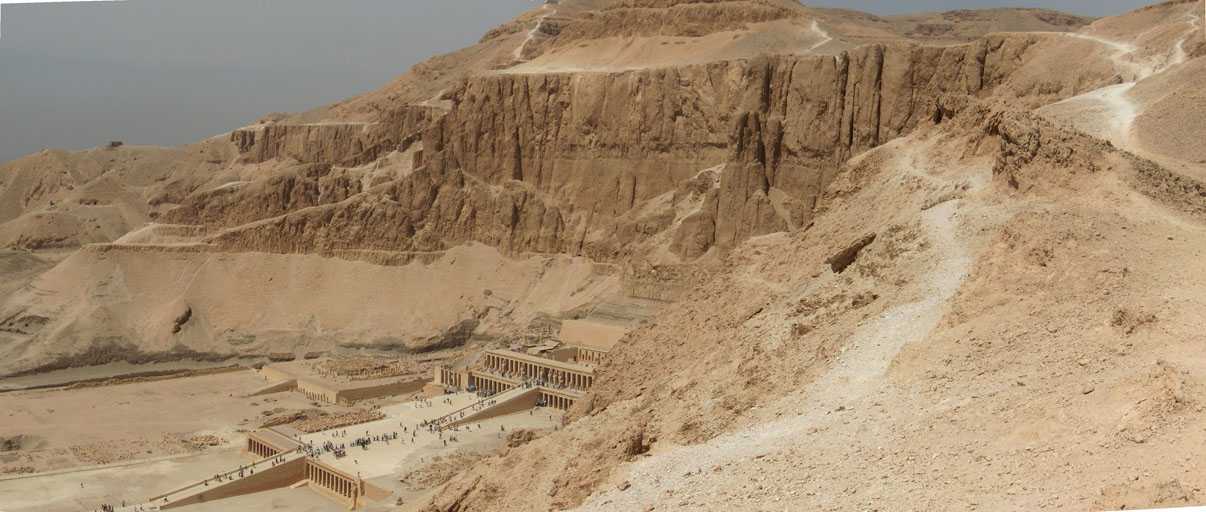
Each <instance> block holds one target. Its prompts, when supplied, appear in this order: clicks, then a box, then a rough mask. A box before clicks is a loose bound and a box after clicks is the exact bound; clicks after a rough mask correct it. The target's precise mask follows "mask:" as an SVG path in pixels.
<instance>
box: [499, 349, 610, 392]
mask: <svg viewBox="0 0 1206 512" xmlns="http://www.w3.org/2000/svg"><path fill="white" fill-rule="evenodd" d="M485 366H486V367H487V368H490V369H491V370H493V371H496V372H499V373H502V374H503V375H515V376H516V377H515V378H518V379H520V380H522V379H523V378H529V379H543V380H544V381H545V382H547V383H550V384H557V385H562V386H565V387H569V388H574V389H579V390H583V391H585V390H587V389H590V386H591V384H594V380H595V378H594V376H593V375H588V374H584V373H578V372H574V371H570V370H563V369H561V368H556V367H552V366H544V365H540V364H536V363H530V362H527V361H520V360H517V359H511V358H508V357H500V356H498V355H495V354H486V363H485Z"/></svg>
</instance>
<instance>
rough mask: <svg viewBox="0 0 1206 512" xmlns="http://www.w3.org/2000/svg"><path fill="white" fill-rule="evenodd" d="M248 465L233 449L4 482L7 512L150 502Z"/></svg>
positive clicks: (1, 493) (0, 487)
mask: <svg viewBox="0 0 1206 512" xmlns="http://www.w3.org/2000/svg"><path fill="white" fill-rule="evenodd" d="M245 462H246V457H245V456H244V455H243V454H242V453H240V452H239V450H238V449H234V448H227V449H222V450H216V451H213V452H209V453H203V454H199V455H189V456H183V457H176V458H172V459H170V460H161V461H153V462H136V463H132V464H129V465H122V466H115V467H105V468H95V469H84V470H76V471H64V472H59V473H55V474H49V475H35V476H30V477H23V478H16V479H0V503H2V504H3V510H4V511H5V512H24V511H28V512H59V511H62V512H77V511H80V510H94V509H96V508H98V507H99V506H100V505H101V504H104V503H109V504H115V505H120V504H121V502H122V500H127V501H128V502H129V503H135V502H136V501H140V500H145V499H147V498H149V497H151V496H154V495H155V494H158V493H160V492H163V491H165V490H167V489H172V488H176V487H180V486H183V485H185V484H188V483H190V482H193V481H194V480H196V479H197V476H198V475H212V474H214V473H218V472H220V471H225V470H227V469H229V468H231V467H233V466H237V465H239V464H240V463H245Z"/></svg>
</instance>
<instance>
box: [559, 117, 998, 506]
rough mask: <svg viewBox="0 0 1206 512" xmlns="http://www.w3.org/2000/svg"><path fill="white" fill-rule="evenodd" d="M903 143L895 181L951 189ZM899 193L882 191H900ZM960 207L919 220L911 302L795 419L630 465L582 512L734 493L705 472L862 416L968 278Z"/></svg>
mask: <svg viewBox="0 0 1206 512" xmlns="http://www.w3.org/2000/svg"><path fill="white" fill-rule="evenodd" d="M906 142H909V143H911V142H912V141H906V140H904V139H900V140H898V141H894V142H892V143H888V144H886V145H884V146H881V147H880V148H879V149H878V151H887V152H891V153H893V154H895V155H897V157H896V160H895V162H896V163H895V167H896V168H895V169H894V171H895V172H894V175H895V176H896V177H897V179H898V180H905V181H908V180H912V181H916V180H918V179H920V181H922V182H925V183H927V184H930V185H932V187H927V188H931V189H932V190H942V189H944V188H949V187H950V186H951V185H952V183H949V182H947V181H945V180H944V179H943V178H941V177H937V176H933V175H931V174H929V173H927V172H925V170H924V169H926V168H929V167H930V166H931V163H930V162H927V161H925V159H924V157H922V155H920V151H917V150H915V145H913V144H907V143H906ZM872 151H877V150H872ZM887 172H891V171H887ZM968 172H969V173H970V174H971V175H970V176H968V175H966V174H965V175H963V176H961V178H970V180H971V183H972V184H973V188H977V187H982V186H984V185H985V184H987V183H988V181H989V179H988V175H990V174H991V171H990V170H989V169H971V170H968ZM979 175H983V176H979ZM904 185H905V184H904V183H889V184H886V186H888V187H902V188H903V187H904ZM963 203H964V201H963V200H960V199H956V200H950V201H946V202H943V203H941V204H939V205H937V206H935V207H933V208H930V209H928V210H925V211H923V212H921V213H920V221H919V224H920V227H921V228H922V229H923V230H924V232H925V236H926V239H927V240H928V241H929V242H930V245H929V249H928V251H929V252H930V254H931V255H932V258H931V259H930V260H929V261H930V263H929V265H928V267H927V268H926V269H925V271H924V272H923V273H922V275H920V276H919V279H918V280H917V285H916V286H917V288H916V289H915V292H916V293H915V296H916V297H917V299H916V300H915V301H913V302H909V303H906V304H901V305H898V306H895V307H892V308H889V309H887V310H886V311H884V312H883V313H882V314H880V315H879V316H878V317H875V318H872V319H869V320H867V321H866V322H864V323H863V324H861V325H860V326H859V328H858V329H857V330H856V331H855V332H853V333H852V335H851V338H850V340H849V341H848V343H847V345H846V349H845V350H844V351H843V353H842V355H841V356H840V358H839V359H838V360H837V361H835V362H834V364H833V366H832V367H831V368H830V369H829V370H828V371H827V372H826V373H825V374H824V375H822V376H821V377H820V378H819V379H818V380H817V381H815V382H814V383H812V384H811V385H809V386H808V387H807V390H806V392H805V393H804V397H805V400H804V403H802V404H798V407H799V409H800V411H801V413H800V414H799V415H798V416H793V417H786V418H783V419H778V420H774V421H771V422H769V423H765V424H761V425H757V426H754V427H751V428H749V429H747V430H744V431H739V432H735V433H732V434H727V435H723V436H720V437H718V438H715V439H713V440H711V441H708V442H706V443H704V444H700V445H689V446H680V447H675V448H671V449H669V450H667V451H665V452H660V453H655V454H654V455H653V456H651V457H648V458H645V459H641V460H639V461H637V462H634V463H632V464H630V465H628V466H625V467H623V468H621V469H620V471H626V473H627V474H626V478H627V481H628V482H629V486H627V488H626V489H623V490H620V489H605V490H602V491H600V492H598V493H596V494H594V495H592V496H591V497H590V498H589V499H588V501H587V502H586V503H585V504H583V506H582V507H581V509H580V510H586V511H593V510H598V511H606V510H640V509H641V507H644V506H647V505H650V504H657V503H658V502H659V501H661V500H669V501H671V502H678V501H679V500H680V499H683V498H686V497H687V496H688V495H690V493H692V492H699V493H714V492H717V490H718V489H720V488H721V486H722V485H725V484H728V485H732V484H737V485H740V484H741V482H742V481H744V480H743V479H742V478H735V477H737V476H738V475H737V474H736V473H733V472H730V471H727V470H726V472H725V473H723V474H722V475H720V474H713V473H711V472H705V471H703V470H705V469H706V468H711V467H714V466H724V465H727V464H739V463H741V462H748V461H751V460H754V459H755V458H756V457H758V456H761V455H766V454H768V453H774V452H776V451H778V450H782V449H783V448H784V447H787V446H797V445H800V444H802V443H806V442H807V440H808V439H809V438H808V436H809V434H810V431H812V430H814V429H817V428H822V427H823V426H824V425H826V424H827V422H831V421H835V420H834V418H835V416H832V415H831V414H830V413H831V412H832V411H834V410H837V409H838V407H846V408H848V407H854V408H860V409H862V408H868V403H870V402H873V401H875V400H876V399H877V397H878V393H883V392H884V391H885V389H886V388H887V387H889V386H890V385H889V383H888V380H887V371H888V368H889V365H891V363H892V361H893V360H894V359H895V358H896V356H897V354H898V353H899V352H900V350H901V349H903V348H904V347H905V346H906V345H909V344H910V343H917V342H921V341H924V339H925V337H926V336H928V335H929V333H930V332H931V331H932V330H933V329H934V328H935V327H936V326H937V325H938V323H939V321H940V320H941V318H942V316H943V315H944V314H945V312H946V310H947V304H948V302H949V301H950V300H951V298H953V297H954V295H955V293H956V292H957V291H958V289H959V287H960V286H961V285H962V283H963V280H964V279H965V278H966V277H967V275H968V273H969V272H970V269H971V265H972V263H973V257H972V255H971V254H970V252H969V250H968V249H967V247H966V245H965V243H964V242H963V241H962V240H960V239H959V237H958V235H957V233H959V232H960V230H959V229H957V220H956V219H957V217H958V215H959V212H960V210H961V206H962V205H963ZM810 286H811V285H810ZM819 286H823V285H819ZM684 470H687V473H686V474H684ZM694 470H699V472H698V473H696V474H697V475H699V476H697V477H696V478H695V479H692V477H691V472H692V471H694ZM713 479H715V480H713ZM701 480H702V481H701ZM763 482H765V481H763ZM668 490H673V491H675V493H674V495H673V496H668V495H667V493H666V491H668ZM720 492H724V491H723V490H720ZM659 508H660V507H659Z"/></svg>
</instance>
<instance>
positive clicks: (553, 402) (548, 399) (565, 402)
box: [541, 393, 574, 411]
mask: <svg viewBox="0 0 1206 512" xmlns="http://www.w3.org/2000/svg"><path fill="white" fill-rule="evenodd" d="M541 396H542V397H543V398H544V403H545V405H546V406H547V407H553V408H556V409H561V410H563V411H565V410H569V408H570V407H573V405H574V400H573V399H571V398H565V397H563V396H557V395H550V394H548V393H541Z"/></svg>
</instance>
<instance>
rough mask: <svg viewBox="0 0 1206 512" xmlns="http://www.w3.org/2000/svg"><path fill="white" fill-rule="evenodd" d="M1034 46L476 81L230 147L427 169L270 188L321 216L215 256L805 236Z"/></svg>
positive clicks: (244, 230) (608, 250) (228, 240)
mask: <svg viewBox="0 0 1206 512" xmlns="http://www.w3.org/2000/svg"><path fill="white" fill-rule="evenodd" d="M1032 44H1033V43H1025V42H1022V43H1016V42H1013V41H1011V40H1005V39H1002V40H991V39H990V40H985V41H981V42H979V43H976V44H969V45H962V46H952V47H919V46H911V45H895V46H884V45H872V46H865V47H861V48H858V49H855V50H850V51H847V52H843V53H842V54H840V55H837V56H788V55H784V56H772V57H762V58H758V59H755V60H749V61H747V60H737V61H723V62H715V63H709V64H701V65H692V66H683V67H676V68H660V69H640V70H631V71H624V72H616V73H578V74H571V73H560V74H530V75H524V74H494V75H484V76H478V77H474V78H471V79H468V80H466V81H464V82H462V83H461V84H460V85H459V86H457V87H455V88H454V89H452V90H450V91H447V92H446V93H445V94H444V98H445V99H447V100H449V102H450V105H451V106H450V108H449V110H447V111H446V112H445V111H438V110H434V109H428V108H425V107H406V108H403V109H400V110H399V111H398V112H396V113H394V114H391V115H390V116H388V118H387V120H386V121H383V122H381V123H378V124H373V125H304V126H303V125H299V126H267V127H262V128H257V129H254V130H246V131H241V132H236V133H235V134H233V135H232V137H234V138H235V139H236V142H237V143H238V144H239V147H240V150H241V151H242V153H243V158H244V159H245V160H248V161H258V160H262V159H271V158H278V159H279V158H285V157H288V158H291V159H294V160H298V161H301V162H306V163H311V164H326V165H337V166H338V165H345V166H346V165H359V164H363V163H365V162H370V161H372V160H373V159H375V158H377V157H378V156H379V155H381V154H383V152H384V151H386V150H392V149H395V148H399V147H409V146H410V145H411V144H413V143H417V142H418V139H419V138H420V132H421V139H422V140H421V143H422V155H423V157H422V160H421V163H420V165H419V167H418V168H417V169H416V170H415V171H414V172H413V173H410V174H408V175H406V176H404V177H398V178H395V179H394V180H393V182H391V183H388V184H386V185H383V186H380V187H374V188H373V189H371V190H361V189H359V188H357V186H356V185H353V184H351V183H344V182H343V181H339V180H338V179H337V178H334V177H327V178H324V179H325V180H326V181H316V182H315V183H312V184H308V185H306V186H305V187H302V188H301V189H300V190H301V191H302V192H303V193H302V194H301V199H300V200H295V199H293V198H292V195H295V194H296V193H295V192H292V191H295V190H299V189H298V188H297V187H296V186H291V185H290V184H289V183H287V182H282V183H280V184H279V186H278V187H276V190H273V189H272V188H271V187H269V190H268V191H266V192H265V193H268V194H271V195H270V197H278V198H280V199H277V200H272V201H268V204H295V205H297V206H314V205H321V207H319V208H310V209H307V210H305V211H300V212H298V211H295V212H293V213H289V214H285V215H282V216H281V217H279V218H275V219H273V220H271V221H265V222H262V223H257V224H255V225H248V226H243V227H241V228H238V229H234V230H229V231H227V232H224V233H223V234H222V235H221V236H220V237H219V238H218V241H219V242H221V243H222V244H223V245H225V246H227V247H228V248H250V249H256V250H270V251H287V252H294V251H304V250H307V248H309V250H319V251H328V252H329V251H339V250H348V249H373V250H395V251H411V250H422V251H430V250H439V249H443V248H446V247H448V246H450V245H455V244H458V243H463V242H466V241H478V242H483V243H486V244H490V245H493V246H496V247H499V248H501V249H503V250H505V251H508V252H527V251H535V252H566V253H573V254H582V255H588V256H591V257H595V258H598V259H602V260H610V259H615V258H618V257H622V256H624V255H625V254H626V253H627V251H630V250H631V245H632V244H633V243H634V242H640V241H641V240H642V239H644V238H646V237H649V236H654V235H656V234H657V233H658V232H659V231H661V230H663V229H675V230H680V231H683V232H681V233H680V232H675V233H673V234H672V236H671V241H672V242H671V250H672V251H674V252H676V253H678V254H679V255H680V256H684V257H688V258H692V257H696V256H698V255H700V254H703V253H704V252H706V251H707V250H708V249H709V248H710V247H711V246H713V245H718V246H721V247H728V246H732V245H735V244H738V243H740V242H741V241H743V240H745V239H746V238H749V237H750V236H756V235H760V234H765V233H770V232H775V231H780V230H784V229H791V228H796V227H801V226H805V225H807V224H808V222H809V221H810V220H811V216H812V210H813V207H814V205H815V202H816V199H817V197H818V195H819V194H820V191H821V190H823V188H824V187H825V185H826V183H827V182H828V180H829V179H830V178H831V176H832V175H833V173H834V171H835V169H836V168H837V166H838V165H839V163H840V162H842V161H845V160H846V159H847V158H849V157H850V156H851V155H854V154H857V153H859V152H862V151H865V150H867V149H870V148H873V147H875V146H878V145H880V144H882V143H884V142H886V141H888V140H890V139H892V138H895V137H898V136H901V135H903V134H906V133H908V132H909V131H910V130H912V129H913V128H915V127H916V126H917V125H918V123H920V122H922V121H929V120H932V119H935V118H937V116H936V112H937V111H938V104H939V100H940V98H942V97H943V96H944V95H948V94H959V95H968V94H972V95H974V94H977V93H978V92H980V91H982V90H984V89H986V88H989V87H993V86H995V85H997V84H1000V83H1002V82H1003V81H1005V80H1006V79H1007V78H1008V77H1009V75H1010V73H1011V69H1012V68H1011V66H1017V65H1019V64H1018V62H1020V59H1019V57H1018V56H1019V55H1020V54H1021V53H1024V52H1025V51H1026V50H1027V49H1028V48H1029V47H1030V46H1031V45H1032ZM717 164H724V165H723V170H722V171H721V176H720V184H719V187H718V190H716V191H715V192H714V193H710V194H709V195H708V197H707V198H706V199H705V201H704V203H703V204H704V206H702V207H701V209H699V210H698V211H695V212H694V213H691V212H688V213H687V214H685V215H683V217H682V218H680V219H677V220H676V219H675V215H674V214H673V213H669V212H668V213H667V214H668V215H669V217H665V216H660V217H659V218H662V217H665V218H664V220H665V222H659V223H655V224H654V225H650V224H649V223H644V224H642V225H641V226H639V229H638V227H637V226H634V225H632V224H630V223H629V222H630V221H632V219H630V218H628V217H631V215H630V214H631V213H632V212H635V211H638V210H640V209H641V208H644V207H645V205H647V204H649V203H650V202H651V201H652V200H653V199H654V198H657V197H659V196H662V195H663V194H667V193H671V192H672V191H674V190H675V188H676V187H677V186H679V185H680V184H682V183H684V182H686V181H688V180H690V179H691V178H692V177H693V176H695V175H696V174H698V173H699V172H700V170H702V169H706V168H710V167H714V166H716V165H717ZM332 174H333V176H338V174H337V173H332ZM286 189H287V190H286ZM320 197H321V198H322V199H319V198H320ZM207 209H208V208H206V207H201V209H200V211H207ZM288 209H289V208H282V209H281V210H288ZM202 217H204V216H202ZM252 217H255V216H252ZM263 217H265V216H264V215H260V216H258V217H256V218H263ZM226 218H227V219H234V218H239V216H238V215H233V216H232V215H229V214H227V215H226ZM232 224H234V223H227V225H228V226H229V225H232ZM651 226H652V227H651Z"/></svg>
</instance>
